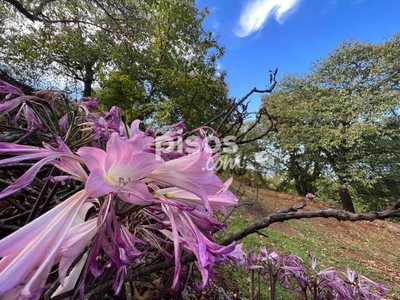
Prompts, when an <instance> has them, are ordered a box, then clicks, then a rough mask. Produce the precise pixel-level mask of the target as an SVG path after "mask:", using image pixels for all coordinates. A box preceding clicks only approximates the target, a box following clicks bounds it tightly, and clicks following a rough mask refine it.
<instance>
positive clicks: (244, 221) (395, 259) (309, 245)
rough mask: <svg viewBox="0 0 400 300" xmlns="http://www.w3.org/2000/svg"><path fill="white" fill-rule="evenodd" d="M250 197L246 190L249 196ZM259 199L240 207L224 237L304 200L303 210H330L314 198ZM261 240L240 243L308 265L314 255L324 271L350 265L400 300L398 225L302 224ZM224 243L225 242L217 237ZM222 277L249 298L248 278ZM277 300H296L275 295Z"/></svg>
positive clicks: (271, 231) (271, 195) (273, 229)
mask: <svg viewBox="0 0 400 300" xmlns="http://www.w3.org/2000/svg"><path fill="white" fill-rule="evenodd" d="M247 192H250V191H247ZM259 192H260V194H259V198H258V200H257V201H256V202H255V203H254V204H253V205H251V206H242V207H239V208H238V209H237V210H236V211H235V212H234V213H233V214H232V216H231V217H230V218H229V220H228V230H227V232H226V233H225V235H229V234H230V233H232V232H236V231H238V230H239V229H241V228H243V227H244V226H246V225H249V224H251V223H253V222H254V221H257V220H260V219H262V218H264V217H266V216H267V215H268V214H269V213H271V212H273V211H276V210H278V209H282V208H288V207H291V206H293V205H295V204H298V203H301V202H305V201H307V206H306V207H305V210H320V209H328V208H330V207H329V205H327V204H326V203H324V202H322V201H320V200H318V199H315V200H313V201H309V200H306V199H305V198H302V197H298V196H293V195H287V194H282V193H277V192H273V191H269V190H260V191H259ZM262 233H263V234H265V235H266V236H267V237H265V236H263V235H258V234H254V235H251V236H248V237H247V238H246V239H245V240H244V241H243V242H244V244H245V248H246V249H250V248H258V247H259V246H261V245H264V246H267V248H268V249H270V250H272V249H274V250H276V251H277V252H278V253H281V254H290V253H293V254H296V255H298V256H300V257H301V258H303V259H304V260H305V261H306V260H307V254H308V253H312V254H314V255H315V256H316V257H317V259H318V262H319V263H320V265H321V267H322V268H327V267H331V266H334V267H337V268H340V269H343V270H345V267H346V266H348V267H350V268H352V269H354V270H356V271H358V272H360V273H362V274H363V275H366V276H368V277H370V278H371V279H373V280H375V281H377V282H380V283H383V284H385V285H386V286H387V287H388V288H389V289H390V293H389V294H388V295H387V299H400V255H399V249H400V238H399V237H400V225H399V224H395V223H390V222H385V221H379V220H377V221H374V222H367V221H361V222H356V223H351V222H339V221H337V220H335V219H331V218H329V219H324V218H316V219H303V220H292V221H288V222H285V223H275V224H273V225H271V226H270V227H269V228H267V229H264V230H263V231H262ZM221 238H223V237H221ZM224 274H226V275H228V276H230V278H231V279H232V280H233V281H235V282H236V285H237V288H238V291H240V292H239V293H238V299H249V298H250V295H251V280H250V276H249V275H248V274H247V273H245V272H243V271H241V270H233V271H231V270H226V271H225V273H224ZM261 286H263V288H262V290H263V297H262V298H263V299H268V298H267V294H268V285H267V284H266V283H264V282H262V284H261ZM278 299H285V300H287V299H289V300H290V299H297V298H296V296H294V295H291V294H288V293H286V292H285V291H282V290H279V291H278Z"/></svg>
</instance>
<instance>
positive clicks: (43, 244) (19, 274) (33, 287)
mask: <svg viewBox="0 0 400 300" xmlns="http://www.w3.org/2000/svg"><path fill="white" fill-rule="evenodd" d="M87 199H88V194H87V192H86V191H85V190H82V191H79V192H77V193H76V194H74V195H73V196H71V197H70V198H68V199H67V200H65V201H64V202H62V203H61V204H59V205H57V206H56V207H54V208H53V209H52V210H50V211H48V212H47V213H45V214H44V215H42V216H40V217H39V218H37V219H35V220H34V221H32V222H31V223H29V224H28V225H26V226H24V227H22V228H21V229H19V230H18V231H16V232H14V233H12V234H11V235H9V236H7V237H6V238H4V239H3V240H1V241H0V257H2V259H1V260H0V295H1V296H2V297H6V296H7V294H9V293H15V290H18V292H19V293H20V297H27V298H30V297H33V298H34V299H38V298H39V296H40V292H41V290H42V289H43V287H44V284H45V282H46V280H47V277H48V275H49V272H50V270H51V268H52V266H53V265H54V264H55V263H57V255H58V253H59V252H60V247H61V245H62V243H63V241H64V239H65V237H66V236H67V234H68V232H69V230H70V228H71V226H72V224H73V221H74V220H75V217H76V216H77V214H78V212H79V210H80V209H81V206H82V205H83V203H84V202H85V201H87ZM13 290H14V291H13Z"/></svg>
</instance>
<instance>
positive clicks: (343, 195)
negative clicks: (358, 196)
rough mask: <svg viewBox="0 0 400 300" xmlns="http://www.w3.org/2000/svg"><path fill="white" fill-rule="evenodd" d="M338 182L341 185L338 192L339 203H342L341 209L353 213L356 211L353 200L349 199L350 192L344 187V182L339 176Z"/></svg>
mask: <svg viewBox="0 0 400 300" xmlns="http://www.w3.org/2000/svg"><path fill="white" fill-rule="evenodd" d="M339 182H340V184H341V185H342V186H341V187H340V188H339V190H338V192H339V197H340V201H341V202H342V206H343V209H345V210H347V211H349V212H352V213H355V212H356V210H355V209H354V205H353V200H352V199H351V195H350V191H349V189H348V188H347V187H346V186H345V183H346V180H345V179H343V178H342V177H340V176H339Z"/></svg>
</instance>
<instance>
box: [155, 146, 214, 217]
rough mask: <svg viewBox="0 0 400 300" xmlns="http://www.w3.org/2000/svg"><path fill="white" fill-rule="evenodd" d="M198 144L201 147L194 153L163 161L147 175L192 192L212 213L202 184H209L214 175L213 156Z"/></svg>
mask: <svg viewBox="0 0 400 300" xmlns="http://www.w3.org/2000/svg"><path fill="white" fill-rule="evenodd" d="M200 146H201V148H199V149H198V150H197V151H195V152H194V153H191V154H188V155H186V156H182V157H180V158H177V159H173V160H169V161H167V162H165V163H164V164H163V165H161V166H160V167H158V168H156V169H155V170H154V171H153V172H151V174H149V175H148V177H149V178H150V179H153V180H155V181H157V182H160V183H161V184H163V185H165V184H167V185H169V186H174V187H178V188H181V189H183V190H186V191H188V192H190V193H193V194H194V195H196V196H197V197H199V198H200V199H201V200H202V201H203V205H204V206H205V207H206V209H207V210H208V211H209V212H210V213H212V210H211V206H210V203H209V200H208V197H207V192H206V190H205V189H204V186H206V185H207V184H211V183H212V182H213V181H214V179H215V177H216V175H215V173H214V169H213V168H212V167H210V164H212V165H213V158H212V156H211V151H209V150H208V148H207V147H208V146H207V145H200Z"/></svg>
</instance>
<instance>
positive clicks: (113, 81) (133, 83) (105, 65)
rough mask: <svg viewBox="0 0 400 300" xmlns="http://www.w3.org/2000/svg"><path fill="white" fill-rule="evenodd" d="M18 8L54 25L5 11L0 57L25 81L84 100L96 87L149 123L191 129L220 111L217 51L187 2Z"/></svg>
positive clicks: (222, 90) (76, 2)
mask: <svg viewBox="0 0 400 300" xmlns="http://www.w3.org/2000/svg"><path fill="white" fill-rule="evenodd" d="M21 3H22V4H23V5H24V6H25V8H26V9H27V10H28V11H31V12H34V13H35V12H37V11H38V10H41V13H42V14H43V15H45V16H48V19H50V18H51V19H57V20H60V21H58V22H44V23H38V22H36V23H31V22H30V21H28V20H27V19H24V18H23V17H21V15H20V14H19V13H17V12H16V11H14V10H13V9H10V11H11V12H10V14H9V15H8V16H5V17H4V20H5V22H4V23H0V26H2V28H0V29H1V30H2V31H4V32H5V35H4V40H5V41H6V42H5V43H4V44H3V51H2V53H1V54H0V56H1V59H2V60H3V62H4V63H5V64H6V65H7V66H9V67H10V68H11V69H12V71H13V73H14V74H16V75H19V78H23V79H24V81H25V82H26V81H30V82H32V83H34V84H36V85H37V84H38V83H41V82H43V81H47V82H49V81H50V82H55V83H54V84H56V85H57V86H58V87H59V88H62V87H63V86H62V85H67V86H69V87H74V86H78V88H82V90H83V91H82V92H83V94H84V95H90V94H91V92H92V88H93V85H94V84H95V83H96V82H99V83H100V88H99V89H96V94H98V95H101V96H102V97H101V100H100V101H101V102H102V103H101V104H102V105H103V107H107V108H108V107H110V106H112V105H115V104H118V105H120V106H123V108H126V109H128V110H129V111H127V114H128V117H129V118H135V117H139V118H141V119H147V120H151V121H153V122H155V123H156V124H157V125H165V124H170V123H171V122H172V123H174V122H176V121H177V120H180V119H182V118H183V119H185V121H186V124H187V127H188V129H192V128H195V127H197V126H200V125H202V124H203V123H205V122H206V121H208V120H209V119H210V118H211V116H213V115H216V114H219V113H221V112H222V111H225V110H226V109H227V107H228V105H229V101H228V97H227V93H228V89H227V85H226V83H225V72H223V71H220V70H219V68H218V64H217V60H218V59H219V58H220V57H221V56H222V55H223V53H224V48H223V47H221V46H219V45H218V39H217V37H215V36H214V35H213V34H212V33H211V32H207V31H205V30H204V29H203V27H202V22H203V20H204V18H205V17H206V15H207V14H208V11H207V10H204V11H200V10H199V9H197V8H196V7H195V1H194V0H191V1H181V0H158V1H154V0H146V1H140V2H139V1H130V0H129V1H128V0H121V1H118V2H115V1H109V0H106V1H102V2H101V3H100V2H98V1H82V0H73V1H65V0H59V1H50V2H48V3H47V2H46V3H45V4H44V5H43V6H40V5H39V3H36V1H32V2H26V1H22V2H21ZM39 15H40V14H39ZM21 26H22V28H23V30H21ZM118 84H121V87H118ZM102 89H104V91H102ZM128 90H129V91H128ZM80 92H81V91H78V94H79V93H80ZM103 96H104V100H103ZM121 97H126V99H122V98H121Z"/></svg>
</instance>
